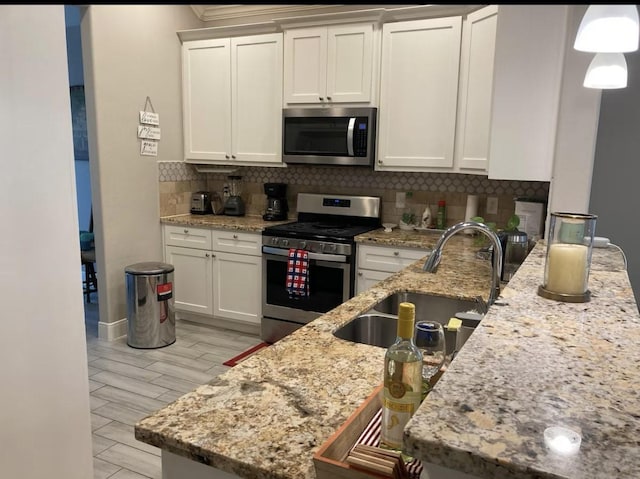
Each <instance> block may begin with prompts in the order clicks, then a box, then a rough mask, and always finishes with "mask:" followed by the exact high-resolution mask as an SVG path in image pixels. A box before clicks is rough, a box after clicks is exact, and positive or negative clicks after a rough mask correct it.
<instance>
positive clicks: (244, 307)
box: [213, 253, 262, 324]
mask: <svg viewBox="0 0 640 479" xmlns="http://www.w3.org/2000/svg"><path fill="white" fill-rule="evenodd" d="M213 277H214V278H215V279H216V281H214V283H213V314H214V316H218V317H220V318H229V319H235V320H238V321H244V322H249V323H255V324H260V319H261V316H262V300H261V294H262V290H261V284H262V258H261V257H260V256H249V255H246V254H235V253H216V257H215V258H214V260H213Z"/></svg>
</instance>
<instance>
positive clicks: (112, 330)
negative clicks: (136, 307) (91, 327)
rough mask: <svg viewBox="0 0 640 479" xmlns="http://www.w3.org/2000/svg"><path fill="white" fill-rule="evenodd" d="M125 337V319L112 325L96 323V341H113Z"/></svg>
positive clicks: (101, 322)
mask: <svg viewBox="0 0 640 479" xmlns="http://www.w3.org/2000/svg"><path fill="white" fill-rule="evenodd" d="M126 335H127V318H122V319H120V320H118V321H114V322H113V323H105V322H103V321H98V339H104V340H105V341H114V340H116V339H118V338H121V337H122V336H126Z"/></svg>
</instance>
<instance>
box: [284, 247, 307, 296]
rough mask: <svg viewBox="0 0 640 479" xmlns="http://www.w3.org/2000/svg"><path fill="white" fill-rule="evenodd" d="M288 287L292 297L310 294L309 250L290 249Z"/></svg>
mask: <svg viewBox="0 0 640 479" xmlns="http://www.w3.org/2000/svg"><path fill="white" fill-rule="evenodd" d="M286 287H287V292H288V293H289V296H290V297H293V296H301V297H307V296H309V253H308V252H307V251H305V250H303V249H295V248H290V249H289V260H288V261H287V284H286Z"/></svg>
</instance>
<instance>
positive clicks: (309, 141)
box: [282, 108, 378, 166]
mask: <svg viewBox="0 0 640 479" xmlns="http://www.w3.org/2000/svg"><path fill="white" fill-rule="evenodd" d="M377 111H378V110H377V109H376V108H326V109H320V108H285V109H284V110H283V120H282V122H283V124H282V131H283V142H282V144H283V155H282V159H283V160H284V162H285V163H306V164H309V163H310V164H315V165H342V166H353V165H356V166H357V165H360V166H362V165H364V166H373V164H374V160H375V144H376V116H377Z"/></svg>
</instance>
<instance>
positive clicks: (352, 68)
mask: <svg viewBox="0 0 640 479" xmlns="http://www.w3.org/2000/svg"><path fill="white" fill-rule="evenodd" d="M327 47H328V53H327V101H330V102H332V103H336V102H360V101H361V102H370V101H371V78H372V68H373V25H355V26H343V27H330V28H329V29H328V35H327Z"/></svg>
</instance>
